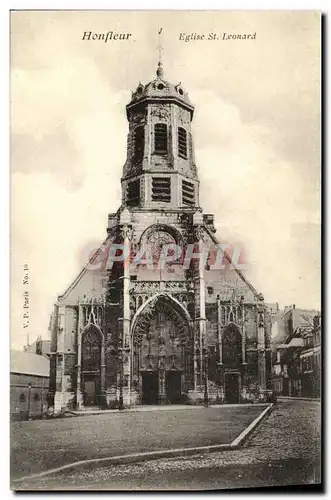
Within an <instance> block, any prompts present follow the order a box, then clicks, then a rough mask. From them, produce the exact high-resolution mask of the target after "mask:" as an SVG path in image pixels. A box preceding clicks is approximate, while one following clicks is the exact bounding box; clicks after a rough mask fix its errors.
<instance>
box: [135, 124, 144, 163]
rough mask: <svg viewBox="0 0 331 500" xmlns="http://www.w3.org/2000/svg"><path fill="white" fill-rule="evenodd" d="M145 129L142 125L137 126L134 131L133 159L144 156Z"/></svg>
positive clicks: (139, 158)
mask: <svg viewBox="0 0 331 500" xmlns="http://www.w3.org/2000/svg"><path fill="white" fill-rule="evenodd" d="M144 143H145V131H144V127H137V128H136V130H135V131H134V159H135V161H140V160H142V158H143V156H144V145H145V144H144Z"/></svg>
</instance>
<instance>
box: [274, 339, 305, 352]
mask: <svg viewBox="0 0 331 500" xmlns="http://www.w3.org/2000/svg"><path fill="white" fill-rule="evenodd" d="M277 347H278V349H288V348H289V347H303V339H301V338H298V337H294V338H293V339H291V341H290V342H289V343H288V344H279V346H277Z"/></svg>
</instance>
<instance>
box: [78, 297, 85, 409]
mask: <svg viewBox="0 0 331 500" xmlns="http://www.w3.org/2000/svg"><path fill="white" fill-rule="evenodd" d="M82 320H83V314H82V306H81V305H80V304H78V325H77V381H76V407H77V410H79V409H80V408H81V407H82V406H83V405H84V402H83V395H82V390H81V369H82V368H81V363H82Z"/></svg>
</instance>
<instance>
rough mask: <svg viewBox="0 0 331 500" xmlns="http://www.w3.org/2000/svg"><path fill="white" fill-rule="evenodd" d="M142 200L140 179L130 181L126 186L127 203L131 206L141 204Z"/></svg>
mask: <svg viewBox="0 0 331 500" xmlns="http://www.w3.org/2000/svg"><path fill="white" fill-rule="evenodd" d="M139 202H140V179H136V180H135V181H132V182H129V183H128V185H127V188H126V203H127V205H129V206H130V207H132V206H135V205H139Z"/></svg>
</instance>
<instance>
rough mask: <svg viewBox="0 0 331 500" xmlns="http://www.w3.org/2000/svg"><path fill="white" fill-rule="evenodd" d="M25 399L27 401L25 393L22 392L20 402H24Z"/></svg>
mask: <svg viewBox="0 0 331 500" xmlns="http://www.w3.org/2000/svg"><path fill="white" fill-rule="evenodd" d="M24 401H25V395H24V394H23V393H22V394H21V395H20V402H21V403H24Z"/></svg>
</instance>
